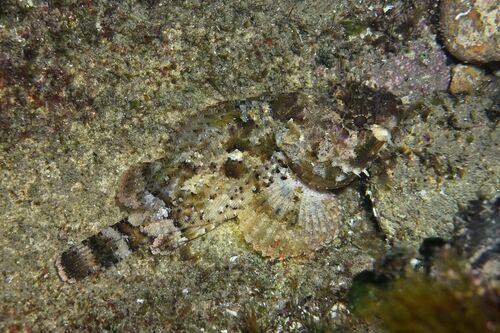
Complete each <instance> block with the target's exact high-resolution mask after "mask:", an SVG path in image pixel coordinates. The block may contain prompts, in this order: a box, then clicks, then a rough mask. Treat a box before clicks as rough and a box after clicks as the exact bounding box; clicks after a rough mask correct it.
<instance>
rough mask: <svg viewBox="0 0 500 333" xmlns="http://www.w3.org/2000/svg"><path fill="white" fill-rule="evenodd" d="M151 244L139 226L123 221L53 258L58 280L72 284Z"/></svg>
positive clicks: (150, 239)
mask: <svg viewBox="0 0 500 333" xmlns="http://www.w3.org/2000/svg"><path fill="white" fill-rule="evenodd" d="M153 241H154V239H153V238H152V237H149V236H148V235H147V234H146V233H144V232H143V231H141V229H140V227H138V226H134V225H132V224H130V223H129V222H128V220H127V219H123V220H121V221H120V222H118V223H115V224H113V225H112V226H110V227H107V228H106V229H104V230H102V231H101V232H99V233H98V234H96V235H94V236H91V237H89V238H87V239H85V240H84V241H82V242H81V243H79V244H77V245H74V246H72V247H70V248H69V249H68V250H66V251H64V252H63V253H62V254H61V255H60V256H59V257H58V258H57V259H56V268H57V272H58V274H59V277H60V278H61V280H63V281H65V282H69V283H74V282H76V281H78V280H81V279H83V278H85V277H87V276H89V275H92V274H95V273H97V272H99V271H101V270H103V269H105V268H108V267H110V266H112V265H114V264H116V263H118V262H119V261H121V260H123V259H125V258H126V257H128V256H129V255H130V254H131V253H132V252H135V251H136V250H138V249H139V248H140V247H141V246H143V245H147V244H151V243H152V242H153Z"/></svg>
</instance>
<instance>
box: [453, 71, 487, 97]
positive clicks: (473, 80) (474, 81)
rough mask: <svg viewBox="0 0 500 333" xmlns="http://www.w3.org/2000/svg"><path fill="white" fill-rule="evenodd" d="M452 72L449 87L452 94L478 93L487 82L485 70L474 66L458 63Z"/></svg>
mask: <svg viewBox="0 0 500 333" xmlns="http://www.w3.org/2000/svg"><path fill="white" fill-rule="evenodd" d="M451 72H452V78H451V81H450V88H449V89H450V93H451V94H452V95H458V94H474V93H478V91H479V90H480V89H481V88H482V86H483V85H484V83H486V82H487V77H486V75H485V74H484V72H483V71H482V70H481V69H479V68H477V67H474V66H469V65H461V64H458V65H455V66H453V68H452V71H451Z"/></svg>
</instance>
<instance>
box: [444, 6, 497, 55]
mask: <svg viewBox="0 0 500 333" xmlns="http://www.w3.org/2000/svg"><path fill="white" fill-rule="evenodd" d="M499 26H500V6H499V4H498V1H496V0H445V1H441V27H442V33H443V37H444V42H445V45H446V48H447V49H448V51H449V52H450V53H451V54H453V56H455V57H457V58H458V59H460V60H462V61H465V62H479V63H486V62H491V61H498V60H500V31H499Z"/></svg>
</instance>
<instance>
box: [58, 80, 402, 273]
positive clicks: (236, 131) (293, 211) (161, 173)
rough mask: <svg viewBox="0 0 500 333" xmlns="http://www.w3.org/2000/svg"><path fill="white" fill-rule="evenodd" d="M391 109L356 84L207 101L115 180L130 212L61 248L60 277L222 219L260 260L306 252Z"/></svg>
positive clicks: (334, 224)
mask: <svg viewBox="0 0 500 333" xmlns="http://www.w3.org/2000/svg"><path fill="white" fill-rule="evenodd" d="M398 108H399V104H398V102H397V100H396V98H395V97H394V96H393V95H391V94H389V93H385V92H379V91H376V90H373V89H371V88H369V87H366V86H364V85H361V84H357V83H349V84H347V85H346V86H344V87H335V88H330V89H329V90H327V91H316V90H315V91H304V92H300V93H288V94H282V95H278V96H272V97H258V98H254V99H249V100H245V101H231V102H224V103H220V104H218V105H215V106H213V107H210V108H208V109H206V110H204V112H203V113H202V115H201V116H200V117H199V118H198V119H190V123H189V124H185V125H183V126H181V127H180V128H181V130H180V131H179V132H178V135H176V136H174V140H175V142H172V143H171V148H170V149H167V152H166V156H165V157H164V158H162V159H160V160H157V161H153V162H148V163H140V164H138V165H134V166H132V167H131V168H130V169H128V170H127V171H126V172H125V173H124V174H123V175H122V176H121V179H120V181H119V186H118V191H117V202H118V203H119V205H120V206H121V208H123V209H124V210H126V211H127V212H128V216H127V218H126V219H124V220H122V221H120V222H118V223H116V224H114V225H112V226H110V227H108V228H106V229H104V230H102V231H101V232H99V233H98V234H96V235H94V236H91V237H89V238H87V239H85V240H84V241H83V242H81V243H79V244H78V245H75V246H72V247H71V248H69V249H68V250H66V251H64V252H63V253H62V254H61V255H60V256H59V257H58V258H57V260H56V267H57V270H58V273H59V276H60V277H61V279H62V280H63V281H67V282H74V281H77V280H80V279H82V278H84V277H86V276H89V275H92V274H94V273H96V272H99V271H101V270H102V269H104V268H107V267H110V266H112V265H114V264H116V263H118V262H119V261H121V260H122V259H124V258H126V257H127V256H129V255H130V254H131V253H132V252H134V251H136V250H137V249H139V248H140V247H142V246H149V247H150V249H151V252H153V253H154V254H157V253H167V252H169V251H171V250H173V249H175V248H177V247H178V246H180V245H182V244H185V243H186V242H188V241H191V240H193V239H195V238H198V237H200V236H202V235H204V234H206V233H207V232H209V231H210V230H213V229H214V228H216V227H217V226H219V225H221V224H222V223H225V222H228V221H235V222H237V223H238V224H239V228H240V229H241V231H242V233H243V235H244V237H245V240H246V241H247V242H248V243H250V244H251V245H252V246H253V248H254V249H255V250H256V251H258V252H259V253H261V254H262V255H263V256H267V257H271V258H283V257H296V256H305V257H308V256H311V255H312V254H313V253H314V252H315V251H316V250H318V249H319V248H321V247H322V246H324V245H325V244H327V243H328V242H329V241H331V240H332V239H334V238H335V237H336V235H337V232H338V229H339V226H340V225H341V224H342V221H343V220H344V218H343V216H342V203H341V202H339V199H338V197H337V195H336V194H335V192H336V191H339V190H341V189H342V188H343V187H345V186H347V185H349V184H350V183H351V182H352V181H353V180H354V179H356V178H358V176H359V174H360V173H363V172H366V168H367V167H369V166H370V164H371V163H372V161H374V160H375V159H376V157H377V154H378V153H379V151H380V150H381V149H382V148H383V147H384V145H385V144H386V143H387V142H389V141H390V138H391V130H392V129H393V128H395V126H396V125H397V121H398V119H397V118H398V117H397V115H398V110H399V109H398Z"/></svg>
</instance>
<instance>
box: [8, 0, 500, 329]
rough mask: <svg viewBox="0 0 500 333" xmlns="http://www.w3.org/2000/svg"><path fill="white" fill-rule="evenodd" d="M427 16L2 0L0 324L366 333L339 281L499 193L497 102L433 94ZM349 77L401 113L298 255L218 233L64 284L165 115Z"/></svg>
mask: <svg viewBox="0 0 500 333" xmlns="http://www.w3.org/2000/svg"><path fill="white" fill-rule="evenodd" d="M438 9H439V8H437V5H436V2H435V1H430V0H429V1H427V0H426V1H418V2H417V1H415V2H409V1H397V0H396V1H391V3H390V5H389V4H388V2H387V1H372V0H362V1H359V0H342V1H326V0H324V1H323V0H319V1H316V0H314V1H312V0H310V1H302V2H297V1H284V0H278V1H268V0H265V1H259V2H252V1H242V2H236V1H196V0H195V1H160V0H148V1H136V0H126V1H121V2H116V1H104V0H103V1H75V0H57V1H49V2H47V1H36V0H30V1H24V0H7V1H2V2H1V5H0V228H1V235H0V248H1V249H2V250H1V251H0V272H1V278H2V288H1V289H0V331H6V332H24V331H27V332H29V331H32V332H49V331H50V332H73V331H80V332H96V331H107V332H131V331H134V332H135V331H144V332H145V331H147V332H163V331H166V332H237V331H252V330H251V328H252V327H253V328H255V327H260V328H261V329H262V331H273V332H275V331H278V332H308V331H314V330H317V329H318V327H323V328H325V327H326V328H328V329H332V330H334V331H335V330H340V331H347V332H377V329H376V328H374V327H371V326H368V325H367V324H366V323H364V322H361V321H360V320H359V319H358V318H356V317H354V316H353V315H352V312H351V311H350V310H349V304H348V300H347V298H346V293H347V291H348V289H349V286H350V284H351V281H352V277H353V276H354V275H355V274H357V273H359V272H361V271H363V270H365V269H369V268H371V267H372V265H373V262H374V261H375V260H376V259H377V258H379V257H381V256H382V255H383V254H384V253H386V251H387V250H388V249H390V248H391V246H392V245H393V244H400V245H403V246H408V247H415V246H418V245H417V244H418V243H419V241H421V239H422V238H423V237H426V236H428V235H437V236H440V237H443V238H446V239H447V238H449V237H450V236H451V231H452V229H453V223H454V220H453V216H454V215H456V213H457V212H458V211H459V208H460V207H462V206H463V207H465V206H467V204H468V202H469V201H470V200H474V199H477V195H478V192H480V193H479V194H481V195H482V196H484V197H485V198H487V197H488V196H490V195H492V193H494V192H495V191H498V188H499V184H498V174H499V165H500V162H499V159H498V148H497V147H498V146H499V145H500V142H499V141H500V139H499V138H498V132H499V131H498V129H497V125H498V119H499V118H498V112H497V111H495V103H494V102H493V101H494V99H495V97H494V96H490V95H489V94H486V91H487V90H486V89H485V90H484V91H480V93H479V94H477V95H474V96H456V97H454V96H450V95H448V94H447V93H446V92H438V91H440V90H442V88H443V86H445V83H446V82H447V80H449V71H448V66H447V63H448V62H447V61H446V60H447V59H445V58H444V57H443V54H442V53H441V52H440V51H439V48H440V45H439V43H438V41H437V38H436V37H435V36H437V34H438V33H439V29H438V26H439V22H438V15H437V14H438ZM465 10H467V9H465ZM455 15H456V14H455ZM463 18H465V17H463ZM419 22H420V23H419ZM422 22H425V25H426V27H427V28H426V29H424V30H422V29H419V27H420V26H419V24H421V23H422ZM491 40H494V39H493V38H491ZM497 51H498V48H497ZM412 53H422V54H420V55H419V54H412ZM485 54H491V52H489V53H488V52H486V53H485ZM482 57H485V56H482ZM395 59H402V60H403V61H404V64H407V65H408V66H406V65H405V68H407V70H408V71H409V73H408V75H409V77H410V78H411V81H410V82H409V83H404V82H403V81H400V80H399V78H398V79H394V80H390V82H392V83H393V84H392V85H390V86H385V85H384V84H383V81H386V80H387V79H391V78H390V77H388V76H387V73H383V72H382V71H380V70H378V71H377V70H374V69H380V68H384V66H387V65H386V64H388V63H390V62H391V61H393V60H395ZM481 59H484V58H481ZM488 59H490V58H488ZM428 60H430V63H431V64H435V65H436V66H434V65H432V66H430V65H429V64H428V62H427V61H428ZM448 60H449V59H448ZM481 61H483V60H481ZM488 61H489V60H488ZM432 68H438V71H436V72H435V73H434V74H433V75H435V76H436V77H435V78H431V77H428V75H430V73H431V72H432V70H431V69H432ZM413 71H414V72H413ZM422 73H423V74H422ZM348 81H351V82H357V83H359V84H361V85H367V86H370V87H372V88H371V89H383V92H384V93H387V91H386V90H391V89H392V91H393V92H392V93H393V94H394V95H395V96H397V97H398V98H399V99H404V98H405V97H407V98H406V99H405V100H406V102H408V101H409V102H410V103H407V104H404V105H405V106H406V107H405V108H403V109H402V110H401V118H402V119H405V120H404V121H403V122H402V123H401V124H400V125H398V126H396V127H395V128H394V133H391V134H392V140H391V141H392V143H393V145H392V146H391V145H388V146H387V147H386V149H384V150H383V151H381V152H380V154H382V155H384V160H386V161H387V162H386V163H380V162H381V161H375V162H374V164H373V166H372V167H371V168H370V169H368V170H367V172H366V173H367V174H368V175H367V174H366V173H362V174H360V176H359V177H358V178H356V179H355V180H354V181H353V183H352V184H350V185H349V186H348V187H346V188H345V189H343V190H342V191H339V193H336V194H338V195H339V196H341V197H342V201H343V202H345V204H344V207H342V210H343V212H344V213H345V214H346V216H348V217H349V218H347V219H346V221H345V225H344V226H343V228H342V230H345V231H344V232H342V233H341V235H339V237H338V239H337V241H335V242H332V243H331V244H328V245H327V246H325V247H324V248H322V249H321V250H319V251H318V252H317V253H316V254H315V255H314V256H313V257H312V258H308V259H303V258H295V259H286V260H285V259H280V258H278V259H269V258H265V257H263V256H261V255H260V254H259V253H258V252H256V251H255V250H254V249H253V248H252V247H251V246H249V245H248V244H247V243H246V242H245V241H244V235H243V234H242V232H241V230H240V229H239V228H238V226H237V225H236V224H234V223H233V224H231V223H227V224H225V225H224V226H221V227H220V228H217V229H216V230H214V231H213V232H210V233H209V234H207V235H206V237H202V238H200V239H197V240H195V241H192V242H190V243H189V244H188V245H187V246H184V247H182V248H179V249H177V250H176V251H173V252H171V253H170V254H168V255H166V256H153V255H151V253H150V252H149V251H146V250H144V251H138V253H136V254H135V255H133V256H130V257H129V260H127V261H123V262H121V263H119V264H118V265H116V266H114V267H112V268H110V269H109V270H107V271H105V272H103V273H101V274H98V275H97V276H94V277H92V278H88V279H85V280H82V281H81V282H79V283H78V284H73V285H69V284H65V283H63V282H62V281H61V280H60V279H59V278H58V276H57V272H56V268H55V267H54V260H55V258H56V257H57V256H58V255H59V254H60V253H61V251H63V250H65V249H67V248H68V247H70V246H72V245H74V244H77V243H78V242H80V241H81V240H83V239H85V238H87V237H89V236H90V235H93V234H95V233H96V232H98V231H99V230H102V229H103V228H105V227H106V226H108V225H110V224H113V223H116V222H118V221H120V220H121V219H122V218H123V217H124V216H125V212H123V211H121V210H120V209H119V208H118V207H117V205H116V199H115V196H116V189H117V186H118V180H119V177H120V175H121V174H122V173H123V171H125V170H126V169H128V167H129V166H131V165H134V164H136V163H139V162H145V161H152V160H155V159H158V158H161V157H163V156H164V153H165V151H166V150H167V149H168V147H169V145H176V144H177V142H176V139H177V137H176V136H175V133H178V131H179V130H180V129H181V128H180V125H179V124H182V123H183V122H184V123H185V122H186V121H189V119H193V118H197V117H199V116H200V114H201V113H203V112H205V111H204V110H207V107H209V106H212V105H215V104H217V103H220V102H225V101H233V100H245V99H248V98H250V97H254V96H262V95H278V94H282V93H289V92H293V91H301V90H304V89H311V88H313V87H321V89H326V88H328V87H337V86H345V85H346V82H348ZM373 82H381V84H378V85H379V86H380V87H379V88H373V86H374V84H373ZM398 82H403V83H401V87H398V85H399V84H398ZM414 92H416V93H414ZM408 96H410V97H408ZM333 97H335V96H328V98H333ZM496 98H497V97H496ZM401 102H402V103H403V102H404V100H402V101H401ZM386 155H387V156H386ZM367 190H368V191H371V195H370V196H368V195H366V192H367ZM374 209H375V212H374ZM254 331H255V330H254Z"/></svg>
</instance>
